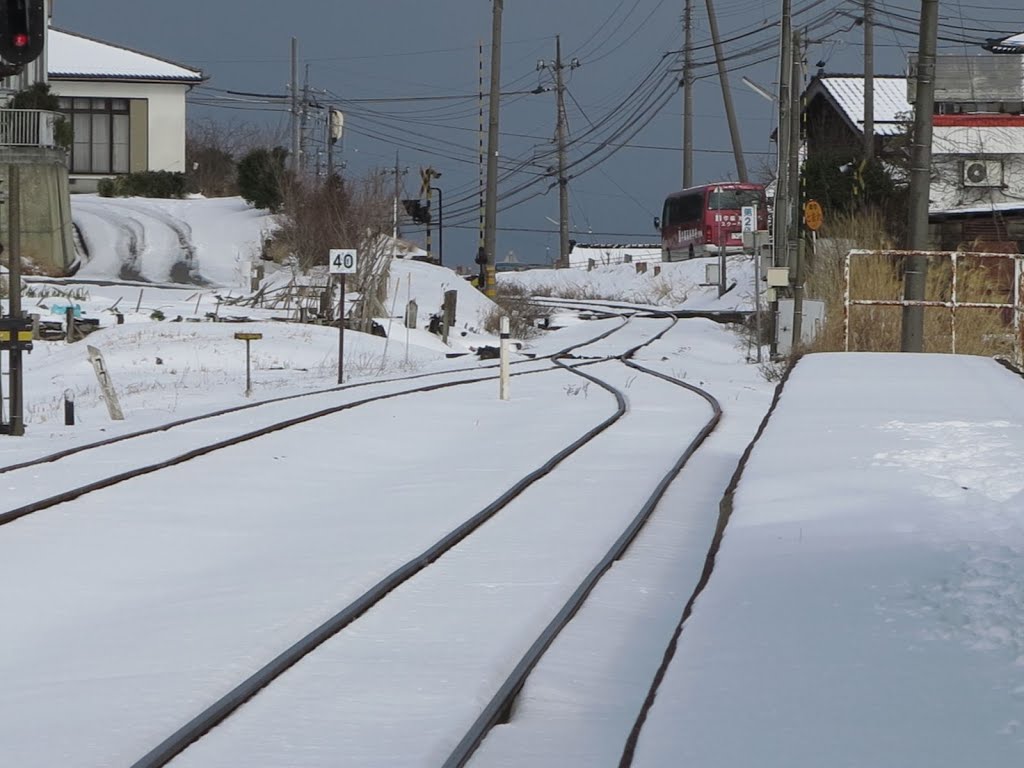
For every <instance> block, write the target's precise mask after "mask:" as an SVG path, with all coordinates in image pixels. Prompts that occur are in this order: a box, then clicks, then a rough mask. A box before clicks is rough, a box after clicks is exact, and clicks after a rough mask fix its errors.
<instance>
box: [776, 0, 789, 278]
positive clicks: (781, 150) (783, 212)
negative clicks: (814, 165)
mask: <svg viewBox="0 0 1024 768" xmlns="http://www.w3.org/2000/svg"><path fill="white" fill-rule="evenodd" d="M792 18H793V17H792V4H791V0H782V45H781V51H780V53H779V126H778V130H777V131H776V133H775V146H776V147H777V149H778V168H777V170H776V174H775V203H774V206H775V213H774V223H775V233H774V241H775V249H774V250H775V265H776V266H779V267H785V266H789V222H790V219H791V217H792V214H791V211H790V198H789V194H790V192H789V160H788V157H789V129H790V120H789V112H790V108H791V107H792V101H793V96H792V88H791V83H790V81H791V77H792V74H793V66H792V59H793V54H792V49H793V27H792Z"/></svg>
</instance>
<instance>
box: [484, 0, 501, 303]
mask: <svg viewBox="0 0 1024 768" xmlns="http://www.w3.org/2000/svg"><path fill="white" fill-rule="evenodd" d="M492 5H493V11H492V20H491V93H490V102H489V107H488V125H487V192H486V203H485V205H484V254H483V255H484V259H485V263H484V278H485V279H484V285H482V286H481V288H483V289H484V293H485V294H486V295H487V296H489V297H491V298H494V297H495V295H497V286H496V285H495V267H494V262H495V249H496V248H497V226H498V110H499V109H500V107H501V14H502V11H503V10H504V8H505V0H492Z"/></svg>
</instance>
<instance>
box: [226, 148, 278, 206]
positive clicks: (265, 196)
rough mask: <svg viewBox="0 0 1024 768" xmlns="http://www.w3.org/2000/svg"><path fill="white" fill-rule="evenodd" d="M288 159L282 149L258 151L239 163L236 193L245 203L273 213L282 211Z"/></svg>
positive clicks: (260, 149) (262, 149)
mask: <svg viewBox="0 0 1024 768" xmlns="http://www.w3.org/2000/svg"><path fill="white" fill-rule="evenodd" d="M287 157H288V152H287V150H285V149H284V148H283V147H274V149H265V148H259V149H254V150H252V151H251V152H249V153H248V154H247V155H246V156H245V157H243V158H242V159H241V160H240V161H239V163H238V192H239V194H240V195H241V196H242V197H243V198H245V201H246V202H247V203H249V204H250V205H253V206H255V207H256V208H266V209H268V210H270V211H273V212H274V213H277V212H278V211H279V210H280V209H281V205H282V203H283V202H284V180H285V168H284V162H285V159H286V158H287Z"/></svg>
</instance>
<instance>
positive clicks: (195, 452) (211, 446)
mask: <svg viewBox="0 0 1024 768" xmlns="http://www.w3.org/2000/svg"><path fill="white" fill-rule="evenodd" d="M628 322H629V318H624V319H623V323H622V324H621V325H619V326H617V327H614V328H609V329H608V330H606V331H603V332H602V333H600V334H598V335H597V336H594V337H593V338H591V339H588V340H586V341H582V342H579V343H577V344H574V345H571V346H569V347H566V348H565V349H563V350H561V351H559V352H555V353H553V354H552V355H549V356H545V357H543V358H538V359H540V360H543V359H547V358H551V359H552V360H554V359H555V358H556V357H557V356H560V355H565V354H568V353H569V352H571V351H572V350H574V349H581V348H583V347H586V346H588V345H590V344H593V343H595V342H597V341H601V340H602V339H604V338H607V337H608V336H610V335H611V334H613V333H615V332H616V331H618V330H621V329H622V328H623V327H624V326H625V325H626V324H627V323H628ZM602 359H607V358H602ZM600 360H601V359H598V360H596V361H595V362H600ZM521 362H536V360H529V361H521ZM489 367H493V366H489ZM556 367H557V366H552V367H550V368H544V369H540V370H538V371H521V372H518V373H515V374H513V375H514V376H528V375H532V374H534V373H544V372H548V371H551V370H555V368H556ZM470 370H477V369H470ZM460 372H461V371H460ZM426 375H428V376H432V375H436V374H426ZM411 378H417V377H411ZM491 378H494V377H493V376H490V377H483V378H471V379H459V380H456V381H443V382H437V383H434V384H428V385H424V386H421V387H416V388H413V389H407V390H402V391H400V392H391V393H388V394H384V395H376V396H374V397H367V398H363V399H361V400H353V401H350V402H347V403H342V404H340V405H335V406H331V407H330V408H323V409H320V410H317V411H313V412H311V413H307V414H303V415H301V416H294V417H292V418H289V419H284V420H282V421H279V422H275V423H273V424H269V425H266V426H264V427H260V428H258V429H254V430H250V431H248V432H244V433H242V434H239V435H234V436H232V437H229V438H225V439H223V440H218V441H214V442H206V443H204V444H202V445H200V446H199V447H197V448H193V449H192V450H189V451H185V452H184V453H181V454H178V455H176V456H173V457H171V458H169V459H164V460H162V461H158V462H153V463H151V464H147V465H145V466H142V467H135V468H133V469H130V470H126V471H123V472H119V473H116V474H113V475H108V476H106V477H103V478H100V479H98V480H95V481H92V482H90V483H86V484H84V485H80V486H78V487H76V488H72V489H69V490H67V491H63V492H61V493H57V494H54V495H52V496H49V497H47V498H44V499H38V500H36V501H34V502H31V503H29V504H24V505H22V506H20V507H16V508H14V509H10V510H7V511H6V512H2V513H0V527H2V526H4V525H7V524H9V523H12V522H14V521H15V520H18V519H20V518H22V517H25V516H26V515H30V514H33V513H35V512H40V511H42V510H45V509H49V508H51V507H54V506H56V505H58V504H63V503H65V502H68V501H73V500H75V499H78V498H80V497H82V496H85V495H86V494H89V493H93V492H95V491H99V490H102V489H104V488H109V487H111V486H113V485H117V484H118V483H122V482H125V481H127V480H132V479H135V478H138V477H142V476H144V475H148V474H151V473H153V472H158V471H160V470H163V469H167V468H169V467H173V466H176V465H178V464H183V463H185V462H186V461H191V460H192V459H196V458H199V457H200V456H205V455H207V454H210V453H213V452H215V451H218V450H222V449H224V448H230V447H232V446H235V445H239V444H241V443H244V442H248V441H250V440H254V439H256V438H259V437H264V436H266V435H269V434H271V433H273V432H278V431H280V430H282V429H287V428H289V427H294V426H297V425H299V424H304V423H307V422H310V421H313V420H315V419H320V418H324V417H327V416H332V415H334V414H336V413H341V412H342V411H347V410H351V409H353V408H357V407H359V406H362V405H367V404H370V403H376V402H381V401H384V400H392V399H395V398H397V397H404V396H406V395H412V394H422V393H425V392H434V391H437V390H440V389H448V388H451V387H457V386H462V385H466V384H477V383H480V382H481V381H487V380H489V379H491ZM402 380H403V379H401V378H399V379H396V380H395V381H402ZM368 383H374V382H368ZM307 394H308V393H307ZM302 396H306V395H299V396H298V397H302ZM295 397H297V396H287V397H285V398H281V400H289V399H294V398H295ZM277 402H280V400H278V401H277ZM245 407H247V406H241V407H238V408H236V409H228V411H227V412H233V411H234V410H244V408H245ZM202 418H210V416H209V415H207V416H205V417H198V418H195V419H191V420H183V421H182V422H179V423H178V426H180V425H181V424H182V423H191V421H197V420H202ZM158 431H162V430H161V429H160V428H156V429H152V430H144V431H142V432H139V433H136V434H135V435H134V436H135V437H138V436H141V435H145V434H152V433H153V432H158ZM111 442H118V439H117V438H113V439H112V441H100V442H99V443H96V444H92V445H91V446H79V449H78V450H76V449H70V450H69V451H68V452H63V454H62V455H61V458H63V457H64V456H68V455H71V454H73V453H78V452H80V451H81V450H83V449H87V448H90V447H91V448H96V447H99V446H105V445H110V444H111ZM29 466H31V464H29Z"/></svg>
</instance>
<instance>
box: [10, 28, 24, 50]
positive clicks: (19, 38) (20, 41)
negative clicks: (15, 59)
mask: <svg viewBox="0 0 1024 768" xmlns="http://www.w3.org/2000/svg"><path fill="white" fill-rule="evenodd" d="M12 42H13V43H14V47H15V48H24V47H25V46H27V45H28V35H26V34H25V33H24V32H19V33H18V34H16V35H14V40H12Z"/></svg>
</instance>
